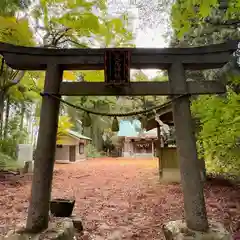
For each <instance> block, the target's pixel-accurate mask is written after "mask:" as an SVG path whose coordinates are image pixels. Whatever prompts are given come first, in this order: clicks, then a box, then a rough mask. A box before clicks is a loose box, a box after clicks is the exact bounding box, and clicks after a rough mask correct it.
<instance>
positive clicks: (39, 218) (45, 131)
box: [26, 64, 63, 232]
mask: <svg viewBox="0 0 240 240" xmlns="http://www.w3.org/2000/svg"><path fill="white" fill-rule="evenodd" d="M62 75H63V71H62V70H61V68H60V66H59V65H55V64H51V65H48V66H47V71H46V77H45V86H44V91H45V92H49V93H58V91H59V88H60V83H61V81H62ZM59 106H60V101H59V100H57V99H55V98H51V97H49V96H43V99H42V108H41V115H40V125H39V133H38V141H37V149H36V159H35V162H34V176H33V182H32V192H31V200H30V206H29V210H28V218H27V226H26V228H27V230H28V231H31V232H40V231H41V230H43V229H46V228H47V227H48V217H49V216H48V214H49V200H50V197H51V185H52V176H53V167H54V160H55V149H56V135H57V128H58V114H59Z"/></svg>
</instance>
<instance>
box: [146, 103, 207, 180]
mask: <svg viewBox="0 0 240 240" xmlns="http://www.w3.org/2000/svg"><path fill="white" fill-rule="evenodd" d="M157 114H158V116H159V117H160V119H161V121H162V122H163V123H165V124H168V125H169V126H173V125H174V121H173V109H172V104H171V103H167V104H164V105H163V106H162V107H161V108H159V109H158V110H157ZM155 128H157V133H158V134H157V135H158V137H157V141H156V142H155V147H156V156H157V157H158V165H159V177H160V180H161V181H163V182H173V183H175V182H178V183H179V182H180V181H181V173H180V165H179V161H178V156H177V146H165V145H164V144H163V141H162V139H161V130H160V126H159V124H158V122H157V121H156V120H155V115H148V121H147V123H146V130H147V131H150V130H151V129H155ZM198 164H199V169H200V174H201V179H202V180H204V179H205V162H204V159H199V160H198Z"/></svg>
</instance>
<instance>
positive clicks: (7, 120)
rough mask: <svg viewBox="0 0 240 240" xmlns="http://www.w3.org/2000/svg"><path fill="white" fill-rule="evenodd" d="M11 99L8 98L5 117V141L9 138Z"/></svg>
mask: <svg viewBox="0 0 240 240" xmlns="http://www.w3.org/2000/svg"><path fill="white" fill-rule="evenodd" d="M10 104H11V103H10V98H9V97H7V103H6V116H5V123H4V133H3V136H4V139H5V138H6V137H7V132H8V122H9V111H10Z"/></svg>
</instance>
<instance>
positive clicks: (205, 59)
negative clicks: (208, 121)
mask: <svg viewBox="0 0 240 240" xmlns="http://www.w3.org/2000/svg"><path fill="white" fill-rule="evenodd" d="M237 48H238V41H229V42H227V43H223V44H216V45H211V46H204V47H197V48H168V49H167V48H165V49H156V48H154V49H146V48H145V49H141V48H140V49H139V48H134V49H132V48H127V49H109V48H108V49H46V48H32V47H19V46H13V45H10V44H6V43H0V53H1V54H2V55H3V57H4V60H5V61H6V63H7V64H8V66H10V67H11V68H13V69H18V70H35V71H36V70H44V71H46V77H45V78H46V79H45V85H44V94H43V101H42V108H41V115H40V116H41V117H40V124H39V134H38V142H37V150H36V158H35V163H34V176H33V183H32V192H31V198H30V206H29V210H28V218H27V229H28V230H29V231H32V232H39V231H41V230H43V229H46V228H47V227H48V221H49V216H48V213H49V200H50V196H51V189H52V187H51V185H52V177H53V167H54V160H55V150H56V135H57V126H58V114H59V107H60V97H61V96H62V95H67V96H99V95H103V96H106V95H109V96H123V95H125V96H127V95H129V96H140V95H143V96H146V95H152V96H153V95H169V96H171V97H172V109H173V119H174V125H175V128H176V141H177V146H178V147H177V153H178V160H179V166H180V172H181V183H182V189H183V195H184V207H185V220H186V223H187V227H188V228H190V229H192V230H195V231H203V232H206V231H207V230H208V228H209V224H208V219H207V213H206V206H205V200H204V194H203V185H202V182H201V176H200V171H199V167H198V159H197V149H196V141H195V136H194V131H193V122H192V117H191V111H190V101H189V96H190V95H193V94H197V95H199V94H215V93H218V94H221V93H225V92H226V86H224V85H223V84H222V83H220V82H218V81H203V82H198V81H187V80H186V77H185V70H186V69H189V70H203V69H214V68H221V67H223V66H224V65H225V64H226V63H227V62H229V61H230V60H231V59H232V54H233V52H235V51H236V50H237ZM109 52H112V54H109ZM123 52H124V53H123ZM108 58H109V59H108ZM130 68H135V69H146V68H157V69H165V70H167V71H168V76H169V82H130V80H129V75H128V74H124V72H126V70H128V72H129V69H130ZM102 69H105V74H106V75H107V77H106V78H105V82H62V77H63V71H64V70H102ZM108 70H111V71H108ZM121 78H123V79H121ZM56 96H59V98H56Z"/></svg>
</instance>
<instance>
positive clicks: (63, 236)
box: [3, 220, 75, 240]
mask: <svg viewBox="0 0 240 240" xmlns="http://www.w3.org/2000/svg"><path fill="white" fill-rule="evenodd" d="M29 239H31V240H46V239H48V240H74V239H75V237H74V227H73V222H72V221H71V220H64V221H58V222H54V223H50V224H49V227H48V228H47V229H46V230H45V231H42V232H41V233H38V234H36V233H26V232H24V231H23V230H19V231H10V232H9V233H8V234H7V235H6V236H5V237H4V238H3V240H29Z"/></svg>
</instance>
